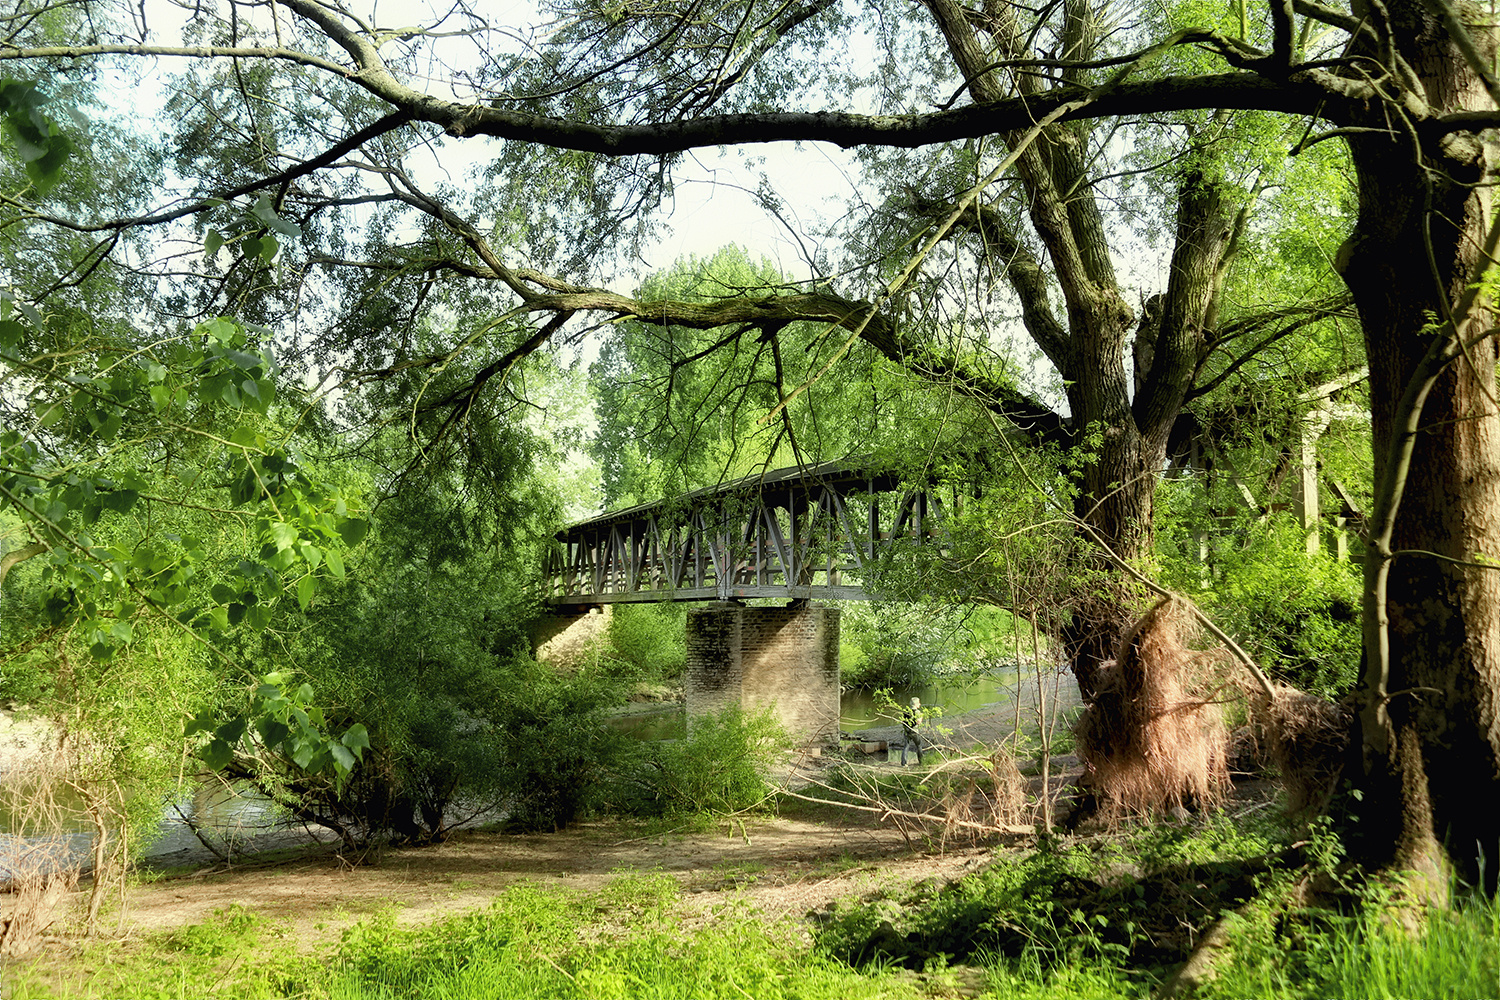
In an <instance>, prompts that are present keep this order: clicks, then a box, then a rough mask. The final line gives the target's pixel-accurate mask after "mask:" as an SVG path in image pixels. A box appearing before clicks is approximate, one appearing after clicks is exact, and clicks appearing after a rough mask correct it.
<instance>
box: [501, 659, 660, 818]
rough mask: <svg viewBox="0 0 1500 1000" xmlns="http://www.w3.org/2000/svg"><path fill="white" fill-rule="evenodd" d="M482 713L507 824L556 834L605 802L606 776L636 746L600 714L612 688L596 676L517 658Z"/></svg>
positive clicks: (615, 694) (610, 702) (612, 697)
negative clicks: (496, 752) (490, 731)
mask: <svg viewBox="0 0 1500 1000" xmlns="http://www.w3.org/2000/svg"><path fill="white" fill-rule="evenodd" d="M513 667H514V669H513V670H512V671H511V672H510V674H509V676H508V678H507V680H506V682H505V683H504V684H503V685H501V687H500V689H499V690H498V692H497V697H496V702H495V704H494V705H493V706H492V708H491V711H490V713H489V715H490V720H491V723H492V725H493V726H494V733H495V740H496V742H497V744H498V746H499V748H500V767H501V774H500V775H499V784H500V789H501V791H502V792H503V793H504V794H505V796H506V801H507V802H508V803H509V810H510V820H509V822H510V825H512V826H514V827H517V828H520V829H526V830H549V829H550V830H558V829H561V828H562V827H564V826H566V825H567V824H568V823H570V822H572V821H573V820H574V819H576V818H577V817H578V816H580V815H581V814H583V813H585V812H587V811H589V810H591V809H593V808H595V807H598V806H601V805H603V804H605V803H606V802H607V800H608V796H607V789H608V787H609V779H610V778H611V776H612V775H614V774H615V773H617V771H618V767H619V764H620V762H621V761H622V760H627V761H628V760H629V759H631V758H633V757H634V756H635V755H636V754H637V753H638V752H639V746H640V744H638V743H636V742H634V741H632V740H631V739H630V737H629V736H627V735H625V734H624V733H620V732H617V731H616V730H613V729H611V728H609V727H608V726H607V725H605V723H604V716H605V715H606V713H607V712H608V711H609V710H610V709H611V708H613V707H614V706H615V705H616V704H618V702H619V700H620V699H619V691H618V689H617V688H616V687H615V686H614V684H613V683H611V682H610V681H608V680H606V679H603V678H600V677H598V676H597V675H592V674H588V673H580V674H575V675H572V676H568V677H564V676H559V675H558V674H556V673H554V672H553V671H551V670H550V669H548V668H547V667H545V666H542V665H540V664H537V663H535V662H533V661H529V660H523V659H520V658H517V660H516V662H515V663H514V665H513Z"/></svg>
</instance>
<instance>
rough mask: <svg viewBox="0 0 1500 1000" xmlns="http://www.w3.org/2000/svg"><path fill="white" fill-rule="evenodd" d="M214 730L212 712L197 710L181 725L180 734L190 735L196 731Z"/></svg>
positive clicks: (206, 731) (207, 731) (208, 731)
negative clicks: (197, 711)
mask: <svg viewBox="0 0 1500 1000" xmlns="http://www.w3.org/2000/svg"><path fill="white" fill-rule="evenodd" d="M213 731H214V714H213V713H212V712H207V711H205V712H199V713H198V714H197V715H195V716H193V717H192V718H191V719H189V720H188V721H187V725H185V726H183V727H182V735H184V736H192V735H195V734H197V733H211V732H213Z"/></svg>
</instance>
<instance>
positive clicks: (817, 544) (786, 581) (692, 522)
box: [545, 460, 946, 605]
mask: <svg viewBox="0 0 1500 1000" xmlns="http://www.w3.org/2000/svg"><path fill="white" fill-rule="evenodd" d="M945 513H946V511H945V508H944V505H943V502H942V501H941V500H940V499H939V497H938V496H937V494H936V492H935V491H929V490H921V489H903V488H902V481H901V479H900V478H899V477H898V476H896V475H894V474H891V473H878V472H871V471H870V470H869V469H867V468H861V467H860V466H859V465H858V464H857V460H846V461H843V462H826V463H823V464H821V465H815V466H800V467H793V468H786V469H777V470H776V471H774V472H767V473H765V474H763V475H757V476H749V477H746V478H744V479H740V480H736V481H734V482H731V483H727V484H725V485H723V486H719V487H714V488H711V489H706V490H697V491H695V492H692V493H687V494H684V495H683V496H681V497H677V498H674V499H671V500H663V501H659V502H657V503H653V504H644V505H642V506H639V507H632V508H630V509H629V510H622V511H618V512H616V513H613V514H605V515H604V516H603V517H597V518H595V519H593V520H591V521H585V522H583V523H581V524H575V525H573V526H572V527H570V528H565V529H564V530H562V531H560V532H558V533H557V542H558V544H556V545H554V546H553V547H552V549H551V551H550V552H549V553H548V556H547V561H546V567H545V573H546V578H547V600H548V602H549V603H551V604H554V605H580V604H582V605H589V604H609V603H614V602H621V601H712V600H719V601H728V600H735V599H740V598H751V597H769V598H781V599H785V600H797V599H803V600H807V599H815V598H821V599H829V598H842V599H845V600H865V599H868V598H869V597H870V595H869V594H867V593H866V592H865V590H864V589H863V587H862V586H861V583H862V582H863V581H864V580H866V579H868V578H869V577H870V576H871V575H872V574H873V572H874V571H875V569H876V568H877V567H878V565H879V564H880V562H881V561H882V560H883V559H884V558H885V557H886V556H887V555H888V554H889V553H890V552H892V551H893V550H894V549H895V548H896V547H897V546H900V545H907V546H910V545H913V544H932V543H933V542H934V540H937V542H938V544H940V545H941V544H942V537H943V536H945V534H946V533H945V531H944V529H943V527H942V524H941V522H942V521H943V519H944V516H945ZM851 577H852V578H853V579H850V578H851Z"/></svg>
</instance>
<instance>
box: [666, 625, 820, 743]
mask: <svg viewBox="0 0 1500 1000" xmlns="http://www.w3.org/2000/svg"><path fill="white" fill-rule="evenodd" d="M683 673H684V676H683V686H684V688H685V689H686V690H685V698H686V701H687V717H688V724H689V725H690V726H691V725H692V719H693V718H694V717H695V716H699V715H706V714H709V713H714V712H719V711H722V710H723V709H724V708H725V707H726V706H729V705H740V706H742V707H743V708H744V709H745V711H747V712H758V711H760V710H761V709H763V708H767V707H772V708H773V709H774V712H775V716H776V719H777V720H778V721H779V722H780V723H781V724H782V726H784V727H785V728H786V730H787V732H789V733H790V734H791V735H792V738H793V739H794V740H795V741H796V742H797V743H798V744H810V743H817V742H820V741H823V740H831V739H836V738H837V736H838V723H839V609H838V608H824V607H818V606H815V605H811V604H807V603H798V604H794V605H792V606H790V607H783V608H747V607H744V606H743V605H739V604H734V603H719V604H710V605H707V606H705V607H703V608H698V609H695V610H692V611H689V612H688V615H687V667H686V669H685V670H684V672H683Z"/></svg>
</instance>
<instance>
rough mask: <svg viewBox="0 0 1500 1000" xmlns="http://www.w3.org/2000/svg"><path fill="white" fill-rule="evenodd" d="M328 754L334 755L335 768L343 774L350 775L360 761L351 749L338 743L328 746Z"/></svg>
mask: <svg viewBox="0 0 1500 1000" xmlns="http://www.w3.org/2000/svg"><path fill="white" fill-rule="evenodd" d="M328 752H329V753H330V754H332V755H333V766H334V767H335V768H336V769H337V770H338V771H339V772H340V773H341V774H348V773H349V772H350V771H352V770H354V765H355V764H357V763H358V762H359V761H358V759H357V758H355V756H354V754H352V753H350V752H349V749H348V748H347V747H345V746H342V745H341V744H338V743H330V744H328Z"/></svg>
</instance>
